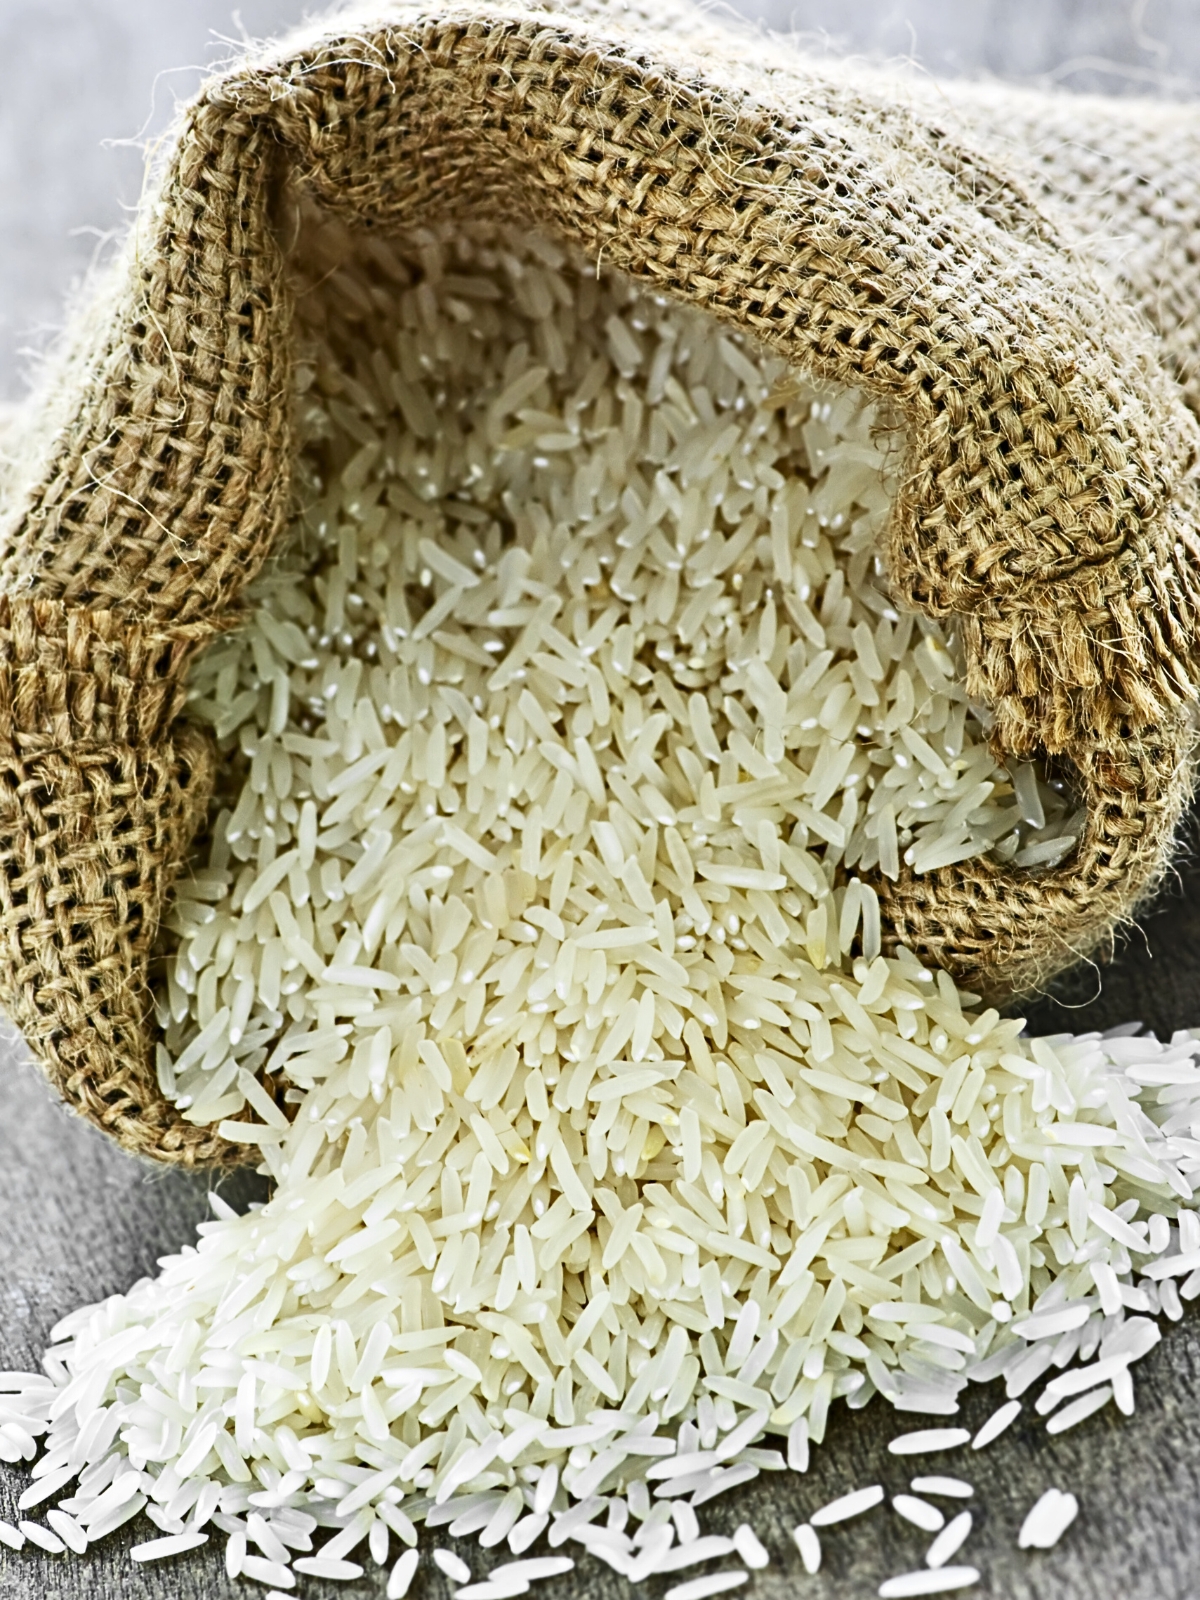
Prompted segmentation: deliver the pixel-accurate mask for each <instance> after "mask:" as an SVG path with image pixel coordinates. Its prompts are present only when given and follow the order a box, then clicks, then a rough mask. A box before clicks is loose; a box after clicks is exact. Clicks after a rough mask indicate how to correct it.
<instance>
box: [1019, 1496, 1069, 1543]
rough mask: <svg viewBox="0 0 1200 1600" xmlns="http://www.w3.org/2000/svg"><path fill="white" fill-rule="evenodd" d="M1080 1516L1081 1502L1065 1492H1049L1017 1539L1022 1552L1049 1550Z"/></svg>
mask: <svg viewBox="0 0 1200 1600" xmlns="http://www.w3.org/2000/svg"><path fill="white" fill-rule="evenodd" d="M1078 1515H1079V1502H1078V1501H1077V1500H1076V1498H1075V1496H1074V1495H1073V1494H1064V1493H1063V1492H1062V1490H1061V1489H1047V1490H1046V1492H1045V1494H1043V1495H1042V1496H1041V1498H1040V1499H1039V1500H1038V1501H1037V1502H1036V1503H1035V1504H1034V1505H1033V1507H1032V1508H1031V1509H1030V1511H1029V1514H1028V1515H1027V1516H1026V1518H1025V1520H1024V1522H1023V1523H1022V1524H1021V1531H1020V1533H1019V1534H1018V1536H1017V1543H1018V1544H1019V1545H1020V1547H1021V1549H1022V1550H1030V1549H1033V1550H1049V1549H1050V1548H1051V1546H1052V1545H1056V1544H1057V1543H1058V1541H1059V1540H1060V1539H1061V1538H1062V1536H1063V1534H1064V1533H1065V1532H1066V1531H1067V1529H1068V1528H1069V1527H1070V1526H1071V1524H1072V1523H1073V1522H1074V1520H1075V1518H1076V1517H1077V1516H1078Z"/></svg>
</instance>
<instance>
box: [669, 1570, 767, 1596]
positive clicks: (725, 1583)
mask: <svg viewBox="0 0 1200 1600" xmlns="http://www.w3.org/2000/svg"><path fill="white" fill-rule="evenodd" d="M749 1576H750V1574H749V1573H748V1572H714V1573H713V1574H712V1575H711V1576H710V1577H707V1578H692V1579H691V1580H690V1581H689V1582H687V1583H677V1584H675V1585H674V1587H673V1588H670V1589H668V1590H667V1592H666V1594H665V1595H664V1596H663V1600H708V1597H709V1595H713V1594H724V1593H726V1591H727V1590H729V1589H737V1588H740V1587H741V1585H742V1584H743V1583H745V1582H746V1581H747V1579H748V1578H749Z"/></svg>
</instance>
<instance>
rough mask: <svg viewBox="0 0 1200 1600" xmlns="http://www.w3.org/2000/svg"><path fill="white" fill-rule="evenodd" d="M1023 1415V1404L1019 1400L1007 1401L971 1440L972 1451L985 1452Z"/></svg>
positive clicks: (993, 1413)
mask: <svg viewBox="0 0 1200 1600" xmlns="http://www.w3.org/2000/svg"><path fill="white" fill-rule="evenodd" d="M1020 1415H1021V1402H1020V1401H1019V1400H1006V1401H1005V1402H1004V1404H1003V1405H1002V1406H999V1407H998V1408H997V1409H996V1410H995V1411H993V1412H992V1414H991V1416H990V1417H989V1418H988V1419H987V1421H986V1422H985V1423H984V1425H983V1427H982V1428H980V1430H979V1432H978V1433H977V1434H976V1435H975V1437H974V1438H973V1439H972V1440H971V1449H972V1450H983V1449H985V1448H986V1447H987V1446H988V1445H989V1444H991V1443H992V1442H993V1440H996V1439H998V1438H999V1437H1000V1435H1001V1434H1002V1433H1003V1432H1004V1430H1005V1428H1008V1427H1010V1426H1011V1425H1012V1424H1013V1423H1014V1422H1015V1421H1016V1420H1017V1418H1018V1417H1019V1416H1020Z"/></svg>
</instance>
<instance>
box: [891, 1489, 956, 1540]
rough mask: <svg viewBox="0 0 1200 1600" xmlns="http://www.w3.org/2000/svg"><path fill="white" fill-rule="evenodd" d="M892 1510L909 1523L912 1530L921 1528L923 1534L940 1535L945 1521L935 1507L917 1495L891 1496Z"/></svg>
mask: <svg viewBox="0 0 1200 1600" xmlns="http://www.w3.org/2000/svg"><path fill="white" fill-rule="evenodd" d="M892 1509H893V1510H894V1511H895V1512H896V1514H897V1515H898V1516H901V1517H903V1518H904V1520H905V1521H906V1522H911V1523H912V1525H913V1527H914V1528H921V1529H922V1530H923V1531H924V1532H925V1533H940V1532H941V1530H942V1527H943V1526H944V1524H945V1521H946V1519H945V1517H944V1516H943V1515H942V1513H941V1512H940V1511H939V1510H938V1508H937V1507H936V1506H935V1505H931V1504H930V1503H929V1501H928V1500H922V1499H921V1498H920V1496H919V1495H914V1494H897V1495H893V1496H892Z"/></svg>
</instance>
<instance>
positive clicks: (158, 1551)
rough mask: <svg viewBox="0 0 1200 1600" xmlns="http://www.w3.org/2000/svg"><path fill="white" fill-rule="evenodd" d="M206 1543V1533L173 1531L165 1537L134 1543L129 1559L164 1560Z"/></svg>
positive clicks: (196, 1548)
mask: <svg viewBox="0 0 1200 1600" xmlns="http://www.w3.org/2000/svg"><path fill="white" fill-rule="evenodd" d="M207 1543H208V1535H207V1534H206V1533H175V1534H171V1535H170V1536H169V1537H168V1538H166V1539H151V1540H150V1541H149V1542H148V1543H146V1544H135V1545H134V1547H133V1549H132V1550H130V1552H129V1559H130V1560H131V1561H165V1560H166V1558H167V1557H168V1556H177V1555H182V1553H183V1552H184V1551H185V1550H198V1549H199V1547H200V1546H201V1545H202V1544H207Z"/></svg>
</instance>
